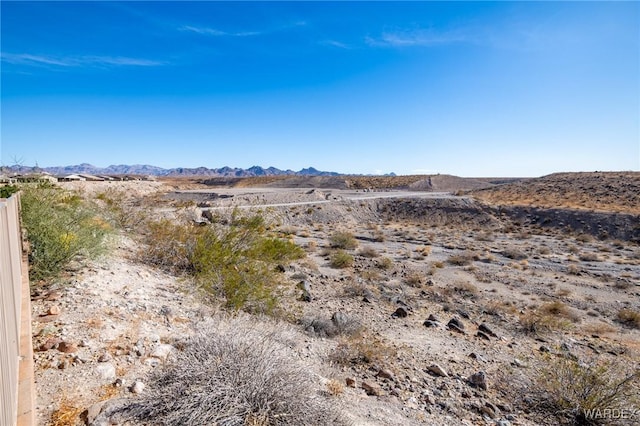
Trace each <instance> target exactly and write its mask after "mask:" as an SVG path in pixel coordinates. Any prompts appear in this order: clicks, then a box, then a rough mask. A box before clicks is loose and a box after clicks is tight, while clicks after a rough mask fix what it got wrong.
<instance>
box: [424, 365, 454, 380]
mask: <svg viewBox="0 0 640 426" xmlns="http://www.w3.org/2000/svg"><path fill="white" fill-rule="evenodd" d="M427 370H429V371H430V372H431V373H433V374H435V375H436V376H440V377H449V374H448V373H447V372H446V371H445V369H444V368H442V367H441V366H439V365H438V364H433V365H430V366H429V367H428V368H427Z"/></svg>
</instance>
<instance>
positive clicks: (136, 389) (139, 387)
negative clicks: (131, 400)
mask: <svg viewBox="0 0 640 426" xmlns="http://www.w3.org/2000/svg"><path fill="white" fill-rule="evenodd" d="M144 388H145V384H144V383H142V382H141V381H139V380H136V381H135V382H133V385H131V387H130V388H129V390H130V391H131V392H133V393H135V394H141V393H142V391H144Z"/></svg>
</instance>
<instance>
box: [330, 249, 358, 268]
mask: <svg viewBox="0 0 640 426" xmlns="http://www.w3.org/2000/svg"><path fill="white" fill-rule="evenodd" d="M329 264H330V265H331V267H332V268H338V269H342V268H348V267H350V266H351V265H353V256H351V255H350V254H349V253H347V252H346V251H344V250H336V251H334V252H333V253H331V255H330V257H329Z"/></svg>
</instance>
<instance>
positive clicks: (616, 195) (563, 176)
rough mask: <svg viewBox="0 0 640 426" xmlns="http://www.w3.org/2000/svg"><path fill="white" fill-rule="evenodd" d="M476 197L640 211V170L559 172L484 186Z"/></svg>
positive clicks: (496, 201)
mask: <svg viewBox="0 0 640 426" xmlns="http://www.w3.org/2000/svg"><path fill="white" fill-rule="evenodd" d="M472 194H473V196H474V197H476V198H479V199H481V200H483V201H485V202H489V203H491V204H495V205H517V206H535V207H539V208H564V209H577V210H592V211H604V212H618V213H629V214H634V215H637V214H640V195H639V194H640V172H590V173H587V172H581V173H555V174H552V175H548V176H543V177H541V178H535V179H526V180H521V181H518V182H515V183H509V184H505V185H500V186H495V187H491V188H483V189H479V190H477V191H474V192H473V193H472Z"/></svg>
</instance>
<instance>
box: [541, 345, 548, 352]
mask: <svg viewBox="0 0 640 426" xmlns="http://www.w3.org/2000/svg"><path fill="white" fill-rule="evenodd" d="M538 350H539V351H540V352H551V349H549V347H548V346H545V345H542V346H540V348H539V349H538Z"/></svg>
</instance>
